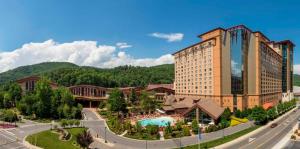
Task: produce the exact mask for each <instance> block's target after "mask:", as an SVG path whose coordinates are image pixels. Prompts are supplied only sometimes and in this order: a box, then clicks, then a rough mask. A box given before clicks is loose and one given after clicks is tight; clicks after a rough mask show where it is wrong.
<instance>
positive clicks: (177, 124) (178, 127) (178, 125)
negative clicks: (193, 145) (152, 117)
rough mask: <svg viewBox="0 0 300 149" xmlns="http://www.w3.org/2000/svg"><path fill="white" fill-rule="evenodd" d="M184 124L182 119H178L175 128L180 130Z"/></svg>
mask: <svg viewBox="0 0 300 149" xmlns="http://www.w3.org/2000/svg"><path fill="white" fill-rule="evenodd" d="M183 124H184V122H183V121H179V122H177V123H176V130H178V131H181V130H182V125H183Z"/></svg>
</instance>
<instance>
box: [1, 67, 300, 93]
mask: <svg viewBox="0 0 300 149" xmlns="http://www.w3.org/2000/svg"><path fill="white" fill-rule="evenodd" d="M31 75H44V76H47V77H48V78H50V79H51V80H53V81H55V82H57V83H58V84H60V85H64V86H71V85H77V84H91V85H98V86H103V87H126V86H146V85H147V84H149V83H173V80H174V65H173V64H165V65H159V66H153V67H135V66H120V67H116V68H112V69H101V68H96V67H86V66H82V67H80V66H77V65H75V64H72V63H66V62H46V63H40V64H36V65H28V66H22V67H18V68H16V69H13V70H10V71H7V72H4V73H0V83H4V82H7V81H10V80H16V79H20V78H23V77H26V76H31ZM294 85H297V86H300V75H296V74H295V75H294Z"/></svg>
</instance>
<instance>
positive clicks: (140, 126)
mask: <svg viewBox="0 0 300 149" xmlns="http://www.w3.org/2000/svg"><path fill="white" fill-rule="evenodd" d="M135 129H136V131H137V132H138V133H142V129H143V128H142V125H141V123H140V122H137V123H136V124H135Z"/></svg>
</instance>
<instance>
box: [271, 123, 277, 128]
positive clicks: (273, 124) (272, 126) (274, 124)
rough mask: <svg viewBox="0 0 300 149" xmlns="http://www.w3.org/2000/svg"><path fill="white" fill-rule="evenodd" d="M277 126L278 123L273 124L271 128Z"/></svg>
mask: <svg viewBox="0 0 300 149" xmlns="http://www.w3.org/2000/svg"><path fill="white" fill-rule="evenodd" d="M277 125H278V124H277V123H272V124H271V126H270V127H271V128H274V127H276V126H277Z"/></svg>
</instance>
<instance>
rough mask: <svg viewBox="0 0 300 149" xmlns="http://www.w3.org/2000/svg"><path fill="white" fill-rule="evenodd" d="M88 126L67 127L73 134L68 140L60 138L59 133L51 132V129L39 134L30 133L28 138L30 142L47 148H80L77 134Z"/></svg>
mask: <svg viewBox="0 0 300 149" xmlns="http://www.w3.org/2000/svg"><path fill="white" fill-rule="evenodd" d="M84 129H86V128H71V129H66V130H67V131H68V132H70V133H71V134H72V137H71V139H70V140H68V141H61V140H59V134H57V133H53V132H51V130H47V131H43V132H40V133H37V134H33V135H30V136H28V137H27V138H26V141H28V142H29V143H31V144H33V145H36V146H39V147H42V148H45V149H53V148H55V149H66V148H68V149H73V148H74V149H79V148H80V147H79V146H75V145H74V144H76V135H77V134H79V133H81V132H83V130H84Z"/></svg>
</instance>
